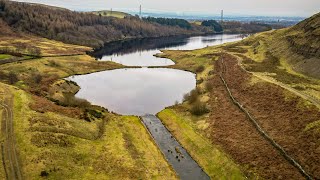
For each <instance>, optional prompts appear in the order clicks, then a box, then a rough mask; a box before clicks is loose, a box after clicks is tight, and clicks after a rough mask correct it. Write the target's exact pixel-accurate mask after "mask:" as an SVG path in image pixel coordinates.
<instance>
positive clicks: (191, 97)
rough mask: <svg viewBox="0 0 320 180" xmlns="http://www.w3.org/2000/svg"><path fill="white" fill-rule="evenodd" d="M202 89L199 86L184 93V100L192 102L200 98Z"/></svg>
mask: <svg viewBox="0 0 320 180" xmlns="http://www.w3.org/2000/svg"><path fill="white" fill-rule="evenodd" d="M199 94H200V90H199V89H198V88H196V89H194V90H192V91H191V92H190V93H187V94H185V95H184V97H183V100H184V101H188V102H189V103H190V104H192V103H194V102H196V101H197V100H198V97H199Z"/></svg>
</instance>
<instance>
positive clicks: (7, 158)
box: [0, 0, 320, 179]
mask: <svg viewBox="0 0 320 180" xmlns="http://www.w3.org/2000/svg"><path fill="white" fill-rule="evenodd" d="M14 5H16V6H14ZM23 8H24V10H22V9H23ZM19 10H21V11H19ZM18 11H19V12H18ZM30 12H36V14H37V16H38V17H39V19H46V21H43V22H42V23H40V22H39V21H38V20H37V18H32V17H33V15H32V13H30ZM48 12H50V13H48ZM14 14H19V16H21V19H19V20H18V19H15V18H16V17H17V15H14ZM62 14H67V16H62ZM149 20H150V19H149ZM149 20H143V19H140V18H139V17H133V16H128V15H127V14H123V13H121V12H112V13H111V12H110V11H94V13H92V12H90V13H81V12H73V11H69V10H67V9H64V8H56V7H51V6H43V5H37V4H28V3H17V2H13V1H8V2H7V1H2V0H0V29H1V31H0V114H1V134H0V143H1V153H0V158H1V162H2V163H1V164H0V179H61V177H63V179H319V178H320V174H319V172H320V166H319V164H320V158H319V157H320V152H319V147H320V146H319V145H320V141H319V139H320V123H319V120H320V109H319V107H320V93H319V92H320V80H319V69H320V64H319V62H320V61H319V57H320V56H319V55H320V54H319V53H320V44H319V40H320V39H319V38H320V36H319V28H320V14H319V13H318V14H315V15H313V16H312V17H310V18H307V19H306V20H304V21H302V22H300V23H298V24H297V25H295V26H292V27H288V28H283V29H279V30H269V31H265V32H260V33H257V34H252V35H250V36H248V37H246V38H243V37H244V36H243V34H212V33H214V29H210V28H208V27H203V26H201V25H194V24H193V25H191V26H190V27H189V26H188V28H184V25H185V24H183V23H182V22H184V23H185V22H186V21H184V20H178V19H173V20H169V19H166V20H165V21H164V20H163V19H161V18H160V19H152V21H153V22H151V20H150V21H149ZM82 21H83V22H82ZM157 21H159V23H157ZM160 21H163V22H162V24H161V23H160ZM26 22H29V23H30V24H33V25H34V28H31V29H30V26H28V25H27V24H28V23H26ZM47 22H49V23H47ZM64 22H65V23H64ZM66 22H68V23H66ZM169 22H170V23H172V22H175V23H177V24H178V25H176V24H175V25H172V24H170V23H169ZM180 23H182V24H180ZM137 24H140V25H141V26H140V28H137V26H136V25H137ZM168 24H169V25H168ZM130 28H131V31H130V30H129V29H130ZM48 29H50V30H54V31H52V32H51V31H50V33H47V32H48V31H47V30H48ZM138 29H140V30H138ZM138 31H140V32H138ZM208 33H209V34H208ZM112 34H113V35H112ZM78 37H81V38H78Z"/></svg>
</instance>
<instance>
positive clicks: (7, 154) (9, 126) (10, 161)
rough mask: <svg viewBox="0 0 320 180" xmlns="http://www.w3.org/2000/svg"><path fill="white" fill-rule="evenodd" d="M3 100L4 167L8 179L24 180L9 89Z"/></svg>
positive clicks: (5, 92)
mask: <svg viewBox="0 0 320 180" xmlns="http://www.w3.org/2000/svg"><path fill="white" fill-rule="evenodd" d="M3 97H4V98H3V100H2V101H1V102H0V107H2V108H3V109H4V111H3V115H2V126H1V127H2V129H1V133H2V137H4V142H2V143H1V149H2V150H1V152H2V153H3V154H2V156H3V157H4V158H3V159H4V162H3V165H4V167H5V172H6V177H7V179H17V180H20V179H22V175H21V171H20V166H19V161H18V157H17V152H16V148H15V138H14V130H13V111H12V105H13V96H12V94H11V93H10V91H9V90H8V89H5V91H4V92H3Z"/></svg>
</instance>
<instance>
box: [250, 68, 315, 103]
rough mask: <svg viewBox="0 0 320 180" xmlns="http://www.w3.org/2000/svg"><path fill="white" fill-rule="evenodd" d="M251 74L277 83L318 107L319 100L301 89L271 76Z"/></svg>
mask: <svg viewBox="0 0 320 180" xmlns="http://www.w3.org/2000/svg"><path fill="white" fill-rule="evenodd" d="M252 74H253V75H254V76H255V77H257V78H259V79H261V80H264V81H267V82H269V83H273V84H275V85H278V86H280V87H282V88H284V89H286V90H288V91H290V92H292V93H294V94H296V95H297V96H300V97H302V98H303V99H305V100H307V101H309V102H311V103H312V104H314V105H315V106H317V107H318V108H320V100H318V99H317V98H314V97H312V96H310V95H308V94H306V93H303V92H301V91H298V90H296V89H294V88H292V87H290V86H288V85H286V84H284V83H282V82H279V81H276V80H274V79H273V78H268V77H265V76H263V75H260V74H258V73H252Z"/></svg>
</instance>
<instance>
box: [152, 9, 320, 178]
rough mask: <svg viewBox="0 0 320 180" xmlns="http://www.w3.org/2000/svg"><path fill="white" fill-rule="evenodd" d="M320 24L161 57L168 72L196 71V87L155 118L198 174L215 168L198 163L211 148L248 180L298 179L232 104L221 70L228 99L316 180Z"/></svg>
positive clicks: (314, 19) (316, 18) (310, 22)
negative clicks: (192, 161) (187, 154)
mask: <svg viewBox="0 0 320 180" xmlns="http://www.w3.org/2000/svg"><path fill="white" fill-rule="evenodd" d="M318 22H319V14H317V15H315V16H313V17H311V18H309V19H306V20H305V21H303V22H301V23H299V24H298V25H297V26H294V27H292V28H287V29H282V30H274V31H268V32H264V33H259V34H256V35H253V36H251V37H249V38H247V39H245V40H243V41H239V42H234V43H228V44H225V45H220V46H215V47H207V48H204V49H199V50H193V51H164V54H160V56H162V57H167V58H170V59H172V60H173V61H174V62H175V63H176V64H175V65H174V66H172V68H178V69H184V70H188V71H192V72H195V73H197V89H196V90H195V91H192V92H191V93H190V95H189V96H186V97H185V100H186V101H185V102H184V103H182V104H180V105H175V106H172V107H169V108H167V109H166V110H163V111H162V112H161V113H159V115H158V116H159V117H160V119H161V120H162V121H163V123H164V124H166V125H167V128H168V129H169V130H170V131H171V132H172V133H173V135H174V136H175V137H176V138H177V139H178V140H179V141H180V142H181V143H182V144H183V145H184V146H185V147H186V149H187V150H188V151H189V152H190V154H192V156H193V157H195V159H199V163H200V165H202V166H203V167H204V169H211V170H214V167H212V166H208V165H207V164H206V162H205V161H203V159H204V160H209V159H210V160H213V161H214V158H216V157H214V156H210V157H211V158H209V157H206V158H203V153H204V152H205V149H206V148H205V147H207V146H211V147H221V149H222V150H223V151H224V152H226V153H227V154H228V155H229V156H230V159H231V160H233V161H234V162H235V163H237V164H238V165H239V166H240V168H241V170H242V171H243V172H244V174H245V175H246V176H247V177H249V178H252V179H256V178H262V179H302V178H303V176H302V175H301V174H300V173H299V171H298V170H297V169H296V168H295V167H294V166H292V164H291V163H290V162H289V161H287V160H286V159H285V158H284V157H283V156H282V154H281V153H280V152H279V151H277V150H276V149H275V148H274V147H273V146H272V145H271V144H270V143H269V142H268V141H267V140H266V139H265V138H264V137H263V136H261V134H260V133H258V131H257V130H256V129H255V127H254V126H253V124H252V123H251V122H250V121H249V119H248V118H247V116H246V114H245V113H243V111H242V110H240V109H239V108H238V107H237V106H236V105H235V104H234V103H232V101H231V100H230V97H229V96H228V93H229V92H228V91H227V90H226V88H225V86H224V84H223V82H222V81H221V79H220V75H221V73H222V70H223V69H224V70H225V73H224V74H223V76H224V79H225V81H226V82H227V84H228V87H229V91H230V92H231V93H232V94H233V96H234V98H235V99H236V100H237V101H238V102H240V103H241V104H242V106H243V108H245V109H246V110H247V111H248V112H249V113H250V114H251V116H253V117H254V118H255V119H256V121H257V123H258V124H259V125H260V126H261V128H262V129H263V130H264V131H265V132H266V133H267V134H269V136H270V137H272V138H273V139H274V141H276V142H277V143H278V144H280V145H281V146H282V147H283V148H284V150H285V151H286V152H287V153H288V154H289V155H290V156H292V157H293V158H294V159H296V160H297V161H298V162H299V163H300V164H301V166H302V167H303V168H304V169H305V171H306V172H307V173H308V174H309V175H310V176H311V177H313V178H315V179H318V178H320V174H319V170H320V169H319V165H318V164H319V163H320V159H319V157H318V156H317V152H318V148H319V143H320V142H319V136H320V131H319V129H320V126H319V119H320V93H319V92H320V80H319V77H318V76H317V73H316V72H317V70H319V67H318V66H319V62H320V60H319V56H318V51H319V49H320V48H319V46H320V43H319V39H318V35H317V34H318V32H319V29H320V27H319V24H318ZM293 42H294V43H293ZM222 59H223V63H222ZM304 61H307V62H305V63H308V61H311V62H313V67H314V66H315V67H314V69H313V68H311V67H308V66H298V64H297V63H301V62H303V63H304ZM302 70H304V71H302ZM184 132H188V133H184ZM199 137H200V138H201V140H197V138H199ZM204 141H206V142H204ZM207 142H209V143H211V144H208V143H207ZM217 149H219V148H217ZM204 154H206V153H204ZM220 158H221V157H220ZM311 159H312V160H311ZM228 163H230V161H228ZM228 167H232V166H231V165H228ZM209 172H210V171H209ZM211 172H212V171H211ZM213 174H214V173H213Z"/></svg>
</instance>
